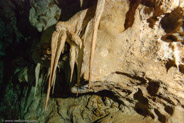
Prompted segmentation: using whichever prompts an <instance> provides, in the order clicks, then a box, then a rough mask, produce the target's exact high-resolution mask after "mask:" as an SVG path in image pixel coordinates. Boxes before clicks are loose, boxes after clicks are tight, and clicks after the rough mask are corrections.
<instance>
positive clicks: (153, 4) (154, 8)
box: [142, 0, 164, 28]
mask: <svg viewBox="0 0 184 123" xmlns="http://www.w3.org/2000/svg"><path fill="white" fill-rule="evenodd" d="M142 4H143V5H145V6H147V7H148V8H145V10H144V12H145V14H150V13H151V12H153V16H152V17H150V18H148V19H147V22H148V23H149V27H150V28H153V27H154V25H155V23H156V21H158V16H160V15H162V14H163V13H164V11H163V10H162V9H161V8H160V6H161V5H160V4H161V3H160V2H159V1H156V0H143V1H142Z"/></svg>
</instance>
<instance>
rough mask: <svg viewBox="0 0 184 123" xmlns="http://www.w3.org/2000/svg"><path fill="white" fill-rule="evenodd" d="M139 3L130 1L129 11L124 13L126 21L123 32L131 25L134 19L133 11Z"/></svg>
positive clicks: (134, 0) (137, 0) (133, 0)
mask: <svg viewBox="0 0 184 123" xmlns="http://www.w3.org/2000/svg"><path fill="white" fill-rule="evenodd" d="M140 3H141V0H130V3H129V10H128V12H127V13H126V19H125V24H124V27H125V30H126V29H128V28H129V27H131V26H132V25H133V23H134V19H135V18H134V15H135V11H136V9H137V7H138V5H139V4H140Z"/></svg>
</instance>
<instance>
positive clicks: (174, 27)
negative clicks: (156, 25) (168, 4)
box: [160, 7, 183, 33]
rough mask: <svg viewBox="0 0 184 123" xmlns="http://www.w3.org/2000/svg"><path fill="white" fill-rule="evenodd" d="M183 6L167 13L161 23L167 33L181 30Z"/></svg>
mask: <svg viewBox="0 0 184 123" xmlns="http://www.w3.org/2000/svg"><path fill="white" fill-rule="evenodd" d="M182 12H183V11H182V8H180V7H178V8H176V9H174V10H173V11H172V12H171V13H167V14H166V15H165V16H164V17H163V18H162V20H161V21H160V24H161V26H162V28H163V29H164V30H165V32H166V33H174V32H177V31H178V30H179V28H180V27H182V25H183V20H182V18H183V14H182Z"/></svg>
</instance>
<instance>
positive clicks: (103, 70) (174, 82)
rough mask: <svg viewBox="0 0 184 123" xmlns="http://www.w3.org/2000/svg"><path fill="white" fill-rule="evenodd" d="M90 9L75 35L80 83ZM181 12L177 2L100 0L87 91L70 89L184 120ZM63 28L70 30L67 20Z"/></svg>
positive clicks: (86, 74)
mask: <svg viewBox="0 0 184 123" xmlns="http://www.w3.org/2000/svg"><path fill="white" fill-rule="evenodd" d="M91 11H92V10H90V9H89V10H88V12H87V17H88V16H90V17H89V18H90V19H89V18H88V19H87V20H88V21H84V25H86V26H83V25H82V29H81V30H84V32H82V33H81V34H80V38H81V39H82V41H83V42H82V45H83V46H82V48H83V49H82V50H83V56H82V60H83V62H82V69H81V73H82V76H83V79H84V80H86V81H88V80H89V60H90V53H91V40H92V33H93V21H92V17H91V16H93V15H91V14H93V12H91ZM183 11H184V9H183V1H182V0H181V1H180V2H179V1H174V0H173V1H153V0H151V1H149V0H142V1H141V0H137V1H134V0H130V1H129V0H116V1H112V0H106V3H105V8H104V11H103V14H102V18H101V21H100V24H99V29H98V37H97V44H96V49H95V54H94V63H93V64H94V66H93V74H92V89H90V90H88V88H87V84H88V83H85V84H82V85H81V88H77V87H75V86H74V87H72V88H71V91H72V92H73V93H79V94H80V93H81V94H82V93H88V92H95V93H98V92H103V91H105V90H108V91H110V92H113V96H114V97H116V98H117V99H118V100H120V101H121V103H122V104H123V105H124V106H125V107H128V109H129V111H130V110H134V111H136V112H137V113H139V114H141V115H143V116H150V117H151V118H153V119H155V120H156V121H159V122H170V123H174V122H180V121H184V119H183V117H182V116H178V114H183V113H184V109H183V106H184V93H183V92H184V88H183V86H184V81H183V79H184V75H183V73H184V65H183V56H184V54H183V50H184V48H183V40H184V33H183V30H184V23H183V16H184V15H183ZM81 13H82V12H81ZM78 14H79V13H78ZM79 15H80V14H79ZM79 17H80V16H79ZM87 17H86V18H87ZM75 18H76V19H77V15H76V16H75ZM75 18H71V20H73V19H75ZM86 18H85V19H86ZM85 19H84V20H85ZM68 22H69V21H68ZM86 23H87V24H86ZM69 26H71V28H72V24H71V25H69ZM74 26H76V25H74ZM66 74H68V73H66ZM74 79H75V78H74ZM56 83H57V82H56ZM58 103H61V102H60V100H58ZM50 105H51V104H50ZM61 105H62V104H61ZM71 105H73V104H71ZM48 108H49V109H50V108H51V107H48ZM68 110H69V109H68ZM62 114H63V112H62V110H60V115H62ZM63 115H64V114H63ZM51 119H52V117H51ZM107 119H108V117H107ZM107 119H103V120H101V121H102V122H103V121H104V122H105V121H106V120H107Z"/></svg>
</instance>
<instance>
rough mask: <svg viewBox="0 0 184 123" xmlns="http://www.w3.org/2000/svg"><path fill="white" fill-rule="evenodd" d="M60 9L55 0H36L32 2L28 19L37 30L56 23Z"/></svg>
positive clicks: (42, 29)
mask: <svg viewBox="0 0 184 123" xmlns="http://www.w3.org/2000/svg"><path fill="white" fill-rule="evenodd" d="M60 15H61V9H60V8H59V7H58V5H57V2H56V1H55V0H38V1H34V2H32V8H31V9H30V14H29V21H30V22H31V24H32V25H33V26H34V27H36V28H37V29H38V31H39V32H41V31H44V30H46V29H47V28H48V27H50V26H52V25H54V24H56V23H57V21H58V20H59V18H60Z"/></svg>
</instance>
